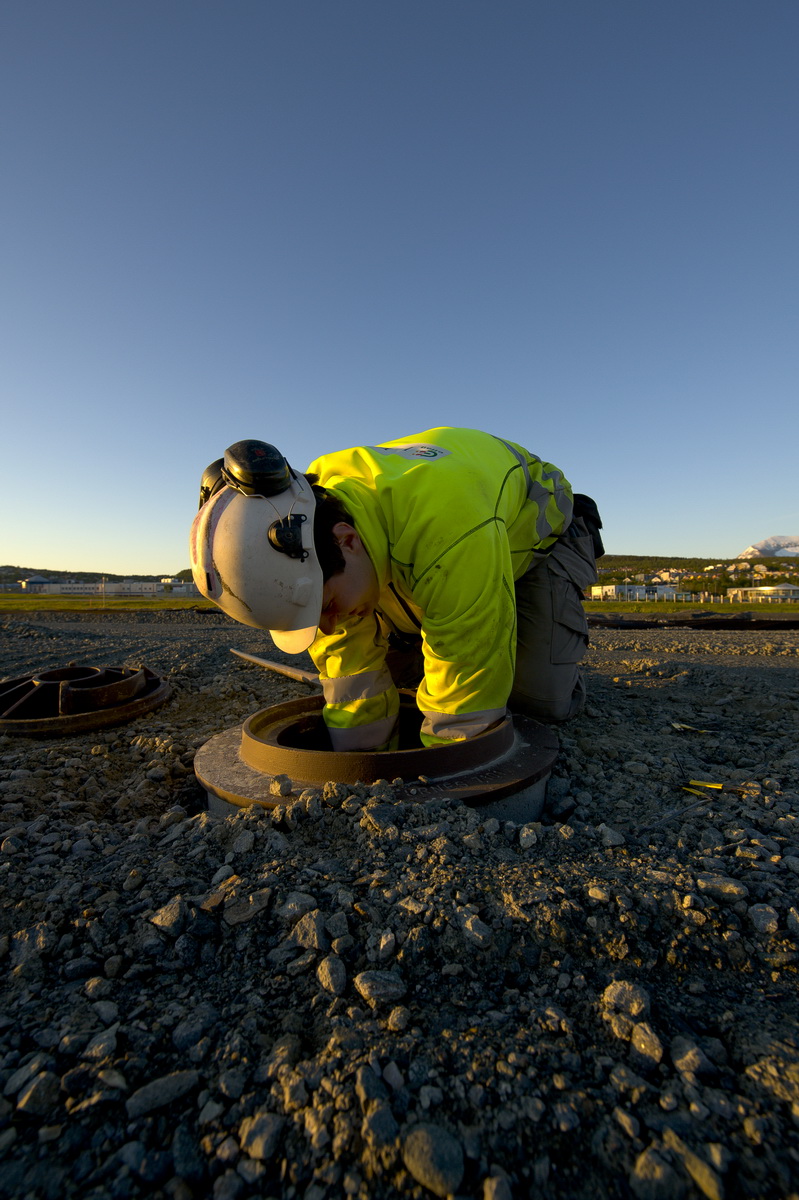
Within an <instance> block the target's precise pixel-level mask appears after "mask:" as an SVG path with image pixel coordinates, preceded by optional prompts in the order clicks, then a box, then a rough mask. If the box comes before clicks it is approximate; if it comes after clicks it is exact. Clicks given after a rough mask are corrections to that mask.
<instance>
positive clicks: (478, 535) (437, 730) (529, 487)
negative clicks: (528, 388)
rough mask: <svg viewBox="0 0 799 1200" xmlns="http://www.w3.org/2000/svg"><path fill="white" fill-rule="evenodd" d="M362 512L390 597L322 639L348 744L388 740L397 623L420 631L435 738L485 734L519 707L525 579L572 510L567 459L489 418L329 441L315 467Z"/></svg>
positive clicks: (330, 698) (423, 689)
mask: <svg viewBox="0 0 799 1200" xmlns="http://www.w3.org/2000/svg"><path fill="white" fill-rule="evenodd" d="M308 470H309V472H311V471H313V472H314V473H315V474H316V475H318V477H319V482H320V484H321V485H322V486H323V487H325V488H326V489H328V490H329V491H330V492H332V493H334V494H335V495H336V496H337V497H338V499H339V500H340V501H341V503H342V504H343V506H344V507H345V508H346V509H347V511H348V512H349V513H350V514H351V517H352V524H353V525H354V526H355V528H356V530H357V532H358V534H359V536H360V538H361V540H362V542H363V544H364V547H365V549H366V551H367V553H368V555H369V557H370V559H371V561H372V564H373V566H374V569H375V571H376V573H377V579H378V583H379V586H380V599H379V603H378V608H377V610H376V612H375V613H374V614H372V615H370V616H368V617H361V618H349V619H346V620H344V621H342V622H341V624H340V625H339V626H338V627H337V628H336V630H335V631H334V632H333V633H332V634H328V635H324V634H321V633H320V634H318V635H317V638H316V640H315V641H314V643H313V645H312V647H311V651H310V652H311V657H312V658H313V661H314V663H315V664H316V666H317V668H318V670H319V675H320V679H321V683H322V687H323V690H324V696H325V708H324V719H325V723H326V724H327V726H328V729H329V730H330V734H331V738H332V740H333V745H334V747H335V748H336V749H337V750H349V749H379V748H382V747H384V746H386V745H387V744H388V743H389V740H390V738H391V734H392V731H393V729H394V724H395V721H396V717H397V713H398V710H399V698H398V695H397V691H396V688H395V687H394V684H393V681H392V678H391V675H390V673H389V671H388V668H387V667H386V663H385V656H386V650H387V642H388V636H389V634H390V633H391V631H392V630H397V631H399V632H400V633H405V634H409V633H411V634H419V635H420V636H421V639H422V649H423V653H424V664H425V672H424V681H423V682H422V684H421V685H420V687H419V689H418V692H417V703H418V706H419V708H420V709H421V711H422V713H423V716H424V720H423V723H422V731H421V737H422V742H423V743H424V744H425V745H436V744H438V743H440V742H442V741H449V740H452V739H458V738H467V737H473V736H474V735H475V734H478V733H480V732H482V731H483V730H484V729H487V728H488V727H489V726H490V725H492V724H493V723H494V722H495V721H497V720H499V719H500V718H501V717H502V716H504V713H505V705H506V703H507V700H508V696H509V695H510V692H511V688H512V686H513V676H514V667H515V661H516V603H515V596H514V580H516V579H518V578H519V577H520V576H521V575H523V574H524V572H525V571H526V570H527V569H528V567H529V566H530V564H531V562H532V560H533V557H534V556H536V555H542V554H545V553H546V551H547V550H548V548H549V547H550V546H551V545H552V544H553V542H554V541H555V539H556V538H557V537H558V536H559V534H561V533H562V532H564V530H565V529H566V528H567V527H568V525H569V524H570V522H571V519H572V490H571V487H570V485H569V483H568V481H567V480H566V479H564V477H563V475H562V474H561V472H560V471H559V470H558V469H557V467H553V466H552V465H551V464H550V463H546V462H542V461H541V459H540V458H538V457H537V456H536V455H534V454H531V453H530V452H529V451H527V450H525V449H523V447H521V446H518V445H516V443H514V442H508V441H504V440H503V439H501V438H497V437H494V436H492V435H491V434H488V433H480V432H479V431H478V430H475V429H453V428H447V427H441V428H437V429H428V430H427V431H426V432H424V433H419V434H413V435H411V436H410V437H407V438H402V439H400V440H397V441H392V442H384V443H382V444H381V445H379V446H358V447H354V448H353V449H350V450H341V451H338V452H337V453H335V454H325V455H323V456H322V457H321V458H318V459H316V461H315V462H312V463H311V465H310V466H309V468H308Z"/></svg>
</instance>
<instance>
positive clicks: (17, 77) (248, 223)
mask: <svg viewBox="0 0 799 1200" xmlns="http://www.w3.org/2000/svg"><path fill="white" fill-rule="evenodd" d="M797 61H799V4H797V3H796V0H763V2H757V0H747V2H746V3H740V2H738V0H702V2H701V3H697V2H696V0H668V3H665V2H660V0H546V2H540V0H525V2H524V3H518V2H515V0H511V2H508V0H498V2H489V0H481V2H476V0H381V2H378V3H376V2H375V0H230V2H229V3H221V2H219V0H214V2H208V0H170V2H169V3H163V2H162V0H115V2H114V3H108V2H107V0H70V2H69V3H64V0H5V3H4V4H3V5H2V6H1V7H0V113H2V117H1V118H0V121H1V122H2V123H1V125H0V164H1V170H0V239H2V255H1V256H0V264H1V266H0V403H1V404H2V414H3V415H2V431H3V483H4V489H3V490H4V497H5V502H4V504H3V515H2V524H1V527H0V562H2V563H13V564H18V565H22V566H29V567H40V568H47V567H49V568H53V569H56V568H57V569H74V571H75V572H76V573H79V572H80V571H81V570H96V571H100V570H106V571H109V572H119V573H131V574H136V573H143V574H144V573H146V574H155V573H166V572H172V571H177V570H180V569H182V568H184V567H186V566H187V565H188V550H187V536H188V530H189V526H190V524H191V521H192V518H193V515H194V511H195V507H196V495H197V489H198V482H199V477H200V474H201V472H202V469H203V468H204V467H205V466H206V464H207V463H208V462H209V461H211V460H212V459H214V458H216V457H218V456H219V455H221V454H222V452H223V451H224V449H225V447H226V446H227V445H229V444H230V443H231V442H234V441H237V440H238V439H240V438H245V437H255V438H261V439H263V440H265V441H269V442H273V443H274V444H275V445H277V446H278V447H279V448H280V449H281V450H282V451H283V452H284V453H285V454H286V455H287V456H288V458H289V460H290V462H291V463H292V465H295V466H298V467H300V468H304V467H305V466H307V464H308V462H309V461H310V460H311V459H313V458H314V457H316V456H317V455H318V454H320V453H324V452H325V451H328V450H336V449H341V448H343V447H346V446H351V445H357V444H359V443H370V442H372V443H374V442H379V441H383V440H386V439H388V438H392V437H400V436H402V435H405V434H410V433H415V432H418V431H420V430H422V429H426V428H428V427H429V426H431V425H436V424H449V425H457V424H461V425H470V426H474V427H478V428H485V429H487V430H489V431H490V432H493V433H498V434H500V435H501V436H504V437H510V438H513V439H515V440H517V441H520V442H522V443H524V444H525V445H527V446H528V447H529V448H530V449H531V450H534V451H535V452H536V453H538V454H540V455H541V456H542V457H543V458H546V459H549V460H550V461H552V462H554V463H556V464H557V465H558V466H560V467H561V468H562V469H563V470H564V472H565V474H566V475H567V477H568V478H569V479H571V481H572V482H573V484H574V485H575V487H576V489H577V490H580V491H584V492H589V493H591V494H593V495H594V496H595V497H596V499H597V500H598V502H599V505H600V508H601V509H602V512H603V516H604V518H605V526H606V534H607V537H606V545H607V549H608V551H609V552H611V553H619V554H623V553H628V554H648V553H654V554H658V553H660V554H664V555H666V554H669V555H702V556H709V557H716V556H718V557H728V556H731V555H733V554H736V553H738V552H740V551H741V550H743V549H744V548H745V547H746V546H747V545H748V544H750V543H751V542H754V541H759V540H761V539H763V538H765V537H767V536H770V535H772V534H785V533H787V534H792V533H796V532H797V531H799V494H798V493H799V488H798V487H797V478H798V477H799V472H797V465H796V464H797V427H798V426H799V416H797V414H798V413H799V404H798V403H797V393H799V388H798V387H797V384H799V253H798V251H799V218H798V217H797V214H799V156H798V155H797V145H798V144H799V143H798V141H797V131H799V74H797Z"/></svg>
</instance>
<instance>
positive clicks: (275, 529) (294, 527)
mask: <svg viewBox="0 0 799 1200" xmlns="http://www.w3.org/2000/svg"><path fill="white" fill-rule="evenodd" d="M304 521H305V517H304V516H303V514H302V513H292V514H291V515H290V516H288V517H283V518H282V519H281V520H280V521H273V522H272V524H271V525H270V526H269V532H268V534H267V537H268V538H269V544H270V545H271V546H274V548H275V550H279V551H280V553H281V554H287V555H288V556H289V558H298V559H299V560H300V562H305V560H306V558H307V557H308V553H309V552H308V551H307V550H304V549H303V546H302V526H303V523H304Z"/></svg>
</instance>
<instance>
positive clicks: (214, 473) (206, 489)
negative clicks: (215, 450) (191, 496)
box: [200, 458, 225, 508]
mask: <svg viewBox="0 0 799 1200" xmlns="http://www.w3.org/2000/svg"><path fill="white" fill-rule="evenodd" d="M224 461H225V460H224V459H223V458H218V459H217V460H216V462H212V463H211V465H210V466H209V467H206V468H205V470H204V471H203V477H202V479H201V480H200V508H202V506H203V505H204V504H207V503H208V501H209V500H210V499H211V497H212V496H215V495H216V493H217V492H218V491H220V490H221V489H222V488H223V487H224V486H225V480H224V477H223V475H222V465H223V463H224Z"/></svg>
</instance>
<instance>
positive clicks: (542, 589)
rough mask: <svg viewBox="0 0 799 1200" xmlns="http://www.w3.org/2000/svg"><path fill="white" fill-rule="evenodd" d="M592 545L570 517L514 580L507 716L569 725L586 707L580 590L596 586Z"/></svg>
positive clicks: (585, 625) (584, 631) (579, 522)
mask: <svg viewBox="0 0 799 1200" xmlns="http://www.w3.org/2000/svg"><path fill="white" fill-rule="evenodd" d="M596 581H597V573H596V561H595V559H594V544H593V540H592V538H591V535H590V533H589V532H588V530H587V528H586V526H585V523H584V522H583V520H582V519H581V518H580V517H575V519H574V520H573V521H572V523H571V525H570V526H569V528H568V530H567V531H566V533H565V534H563V536H562V537H560V538H558V540H557V542H556V543H555V545H554V546H553V547H552V549H551V550H550V552H549V554H548V555H547V557H546V558H543V559H539V560H538V561H534V562H533V564H532V566H531V567H530V569H529V570H528V571H527V572H526V573H525V574H524V575H522V577H521V579H518V580H517V581H516V677H515V679H514V681H513V691H512V692H511V695H510V699H509V700H508V707H509V708H510V709H511V711H512V712H521V713H525V714H526V715H527V716H529V717H534V718H535V719H536V720H537V721H548V722H551V721H568V720H569V719H570V718H571V717H576V716H577V714H578V713H579V712H580V711H581V709H582V708H583V705H584V704H585V683H584V682H583V677H582V674H581V672H580V662H581V661H582V658H583V656H584V654H585V652H586V649H587V648H588V623H587V621H586V619H585V612H584V611H583V605H582V593H583V589H584V588H587V587H590V585H591V584H592V583H596Z"/></svg>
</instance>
